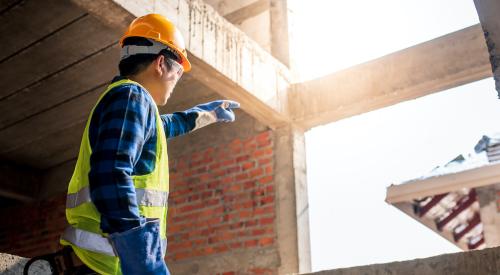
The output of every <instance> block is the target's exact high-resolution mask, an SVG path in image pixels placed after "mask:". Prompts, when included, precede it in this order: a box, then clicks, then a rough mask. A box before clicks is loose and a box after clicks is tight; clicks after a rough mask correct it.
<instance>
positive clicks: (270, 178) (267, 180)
mask: <svg viewBox="0 0 500 275" xmlns="http://www.w3.org/2000/svg"><path fill="white" fill-rule="evenodd" d="M272 181H273V176H265V177H262V178H260V179H259V183H261V184H266V183H270V182H272Z"/></svg>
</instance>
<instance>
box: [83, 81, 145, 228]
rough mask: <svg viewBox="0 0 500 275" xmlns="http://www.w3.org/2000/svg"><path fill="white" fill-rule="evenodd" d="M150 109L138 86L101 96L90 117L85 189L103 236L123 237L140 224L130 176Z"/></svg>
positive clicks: (119, 88) (138, 154) (129, 86)
mask: <svg viewBox="0 0 500 275" xmlns="http://www.w3.org/2000/svg"><path fill="white" fill-rule="evenodd" d="M152 104H154V103H153V102H152V100H151V98H150V97H149V95H148V94H147V92H146V91H144V90H142V89H141V88H140V87H138V86H135V85H123V86H118V87H116V88H114V89H113V90H111V91H109V92H108V94H106V95H105V96H104V98H103V99H102V100H101V101H100V102H99V104H98V105H97V106H96V108H95V110H94V114H93V116H92V118H91V124H90V127H89V138H90V144H91V148H92V154H91V156H90V167H91V169H90V172H89V185H90V192H91V198H92V202H93V203H94V204H95V206H96V208H97V210H98V211H99V213H100V214H101V230H102V231H103V232H105V233H114V232H123V231H126V230H128V229H131V228H134V227H137V226H139V225H141V223H143V222H144V218H143V217H141V216H140V215H139V209H138V206H137V201H136V194H135V188H134V184H133V181H132V178H131V176H132V174H133V171H134V167H135V165H136V164H137V161H138V160H139V157H140V155H141V151H142V148H143V146H144V143H145V141H146V140H147V139H148V138H149V137H150V136H151V135H152V132H153V131H154V121H155V117H154V111H153V110H154V109H153V108H152Z"/></svg>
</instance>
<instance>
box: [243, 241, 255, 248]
mask: <svg viewBox="0 0 500 275" xmlns="http://www.w3.org/2000/svg"><path fill="white" fill-rule="evenodd" d="M257 244H258V241H257V240H248V241H245V247H247V248H248V247H254V246H257Z"/></svg>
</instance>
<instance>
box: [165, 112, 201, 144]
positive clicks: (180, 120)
mask: <svg viewBox="0 0 500 275" xmlns="http://www.w3.org/2000/svg"><path fill="white" fill-rule="evenodd" d="M197 117H198V113H197V112H195V111H193V110H191V109H190V110H186V111H184V112H175V113H173V114H166V115H161V120H162V122H163V128H164V129H165V135H166V136H167V138H173V137H176V136H181V135H184V134H186V133H189V132H190V131H191V130H193V129H194V127H195V122H196V118H197Z"/></svg>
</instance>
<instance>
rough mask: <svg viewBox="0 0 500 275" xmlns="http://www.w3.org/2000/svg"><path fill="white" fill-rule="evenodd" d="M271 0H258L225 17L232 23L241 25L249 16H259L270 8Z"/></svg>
mask: <svg viewBox="0 0 500 275" xmlns="http://www.w3.org/2000/svg"><path fill="white" fill-rule="evenodd" d="M269 4H270V3H269V0H257V1H255V2H253V3H251V4H249V5H246V6H244V7H242V8H240V9H238V10H235V11H233V12H231V13H228V14H226V15H224V18H226V19H227V21H229V22H231V23H232V24H235V25H239V24H241V23H242V22H243V21H245V20H246V19H248V18H252V17H254V16H257V15H259V14H261V13H263V12H265V11H266V10H268V9H269Z"/></svg>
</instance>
